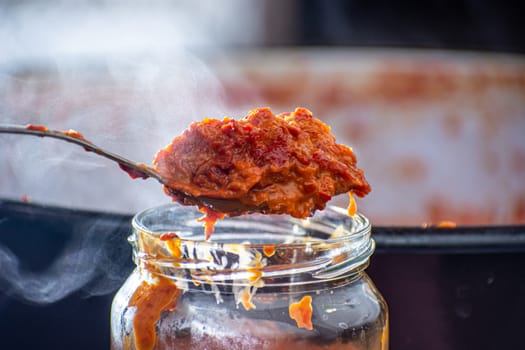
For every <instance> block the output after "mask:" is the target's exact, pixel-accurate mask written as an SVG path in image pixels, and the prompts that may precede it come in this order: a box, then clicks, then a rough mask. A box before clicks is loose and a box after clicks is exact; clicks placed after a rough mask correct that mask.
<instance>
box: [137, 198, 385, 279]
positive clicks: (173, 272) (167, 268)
mask: <svg viewBox="0 0 525 350" xmlns="http://www.w3.org/2000/svg"><path fill="white" fill-rule="evenodd" d="M200 216H202V213H200V212H199V211H198V210H197V209H195V208H193V207H187V206H182V205H179V204H174V203H172V204H167V205H162V206H158V207H154V208H150V209H146V210H144V211H142V212H140V213H137V214H136V215H135V216H134V217H133V220H132V227H133V234H132V235H131V236H130V239H129V240H130V243H131V244H132V245H133V247H134V259H135V262H136V263H137V265H138V266H145V267H147V269H148V270H150V271H156V273H158V274H160V275H163V276H165V277H170V278H173V279H174V280H178V281H180V280H184V281H185V282H186V283H187V282H190V281H193V282H194V283H195V282H196V281H197V282H198V283H199V284H202V283H207V282H210V283H219V284H223V285H225V284H228V285H237V286H238V285H245V286H254V285H257V283H259V285H262V284H264V285H268V281H270V283H271V284H272V285H279V286H284V285H286V286H289V285H290V284H291V283H297V284H301V285H304V284H308V283H318V282H319V281H320V280H329V279H336V278H341V276H344V275H345V274H346V275H347V274H348V273H350V272H357V271H360V269H362V268H364V267H363V266H366V265H367V263H368V260H369V257H370V256H371V254H372V253H373V251H374V249H375V243H374V241H373V239H372V238H371V225H370V222H369V220H368V219H367V218H366V217H365V216H364V215H362V214H360V213H357V214H355V215H354V216H349V215H348V214H347V211H346V210H345V209H343V208H339V207H335V206H328V207H327V208H325V209H324V210H322V211H318V212H317V213H316V214H315V215H314V216H312V217H310V218H308V219H296V218H292V217H290V216H285V215H277V216H275V215H262V214H250V215H243V216H238V217H226V218H224V219H222V220H219V221H218V222H217V223H216V226H215V232H214V233H213V234H212V236H211V239H210V240H204V229H203V227H202V226H203V225H202V223H201V222H197V219H198V218H199V217H200ZM166 234H167V235H166ZM268 247H270V248H271V249H270V251H269V252H268V251H267V250H266V249H267V248H268ZM291 275H293V280H294V281H293V282H290V276H291ZM280 281H281V282H280ZM261 282H264V283H261Z"/></svg>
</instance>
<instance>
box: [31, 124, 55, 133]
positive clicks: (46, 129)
mask: <svg viewBox="0 0 525 350" xmlns="http://www.w3.org/2000/svg"><path fill="white" fill-rule="evenodd" d="M26 129H27V130H35V131H44V132H46V131H48V130H49V129H48V128H47V127H45V126H43V125H33V124H27V125H26Z"/></svg>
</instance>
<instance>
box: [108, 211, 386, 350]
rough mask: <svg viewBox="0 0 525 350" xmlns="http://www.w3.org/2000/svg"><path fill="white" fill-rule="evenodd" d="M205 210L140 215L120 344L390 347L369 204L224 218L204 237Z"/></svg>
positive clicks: (118, 314) (116, 334) (119, 308)
mask: <svg viewBox="0 0 525 350" xmlns="http://www.w3.org/2000/svg"><path fill="white" fill-rule="evenodd" d="M200 215H201V214H200V213H199V212H198V211H197V210H195V209H193V208H188V207H181V206H179V205H166V206H162V207H158V208H153V209H149V210H146V211H144V212H142V213H139V214H137V215H136V216H135V218H134V220H133V233H132V235H131V236H130V242H131V244H132V245H133V252H134V261H135V263H136V264H137V268H136V269H135V270H134V271H133V273H132V274H131V276H130V277H129V278H128V279H127V281H126V282H125V284H124V285H123V286H122V288H121V289H120V290H119V291H118V293H117V294H116V296H115V298H114V301H113V306H112V311H111V337H112V340H111V342H112V343H111V347H112V349H114V350H117V349H126V350H127V349H138V350H145V349H287V350H293V349H301V350H309V349H356V350H357V349H359V350H361V349H374V350H375V349H388V311H387V306H386V303H385V301H384V300H383V298H382V297H381V295H380V293H379V292H378V290H377V289H376V287H375V286H374V284H373V283H372V281H371V280H370V278H369V277H368V276H367V274H366V273H365V268H366V267H367V265H368V262H369V258H370V256H371V254H372V253H373V250H374V241H373V240H372V239H371V236H370V224H369V222H368V220H367V219H366V218H365V217H364V216H362V215H360V214H357V215H354V216H353V217H349V216H348V215H347V214H346V213H345V210H342V209H340V208H334V207H329V208H327V209H325V210H323V211H322V212H318V213H317V214H316V215H315V216H314V217H313V218H310V219H308V220H297V219H293V218H290V217H286V216H267V215H248V216H241V217H236V218H226V219H224V220H221V221H219V222H218V223H217V224H216V228H215V232H214V234H213V235H212V237H211V240H209V241H204V240H203V238H204V232H203V228H202V224H201V223H200V222H197V218H199V216H200Z"/></svg>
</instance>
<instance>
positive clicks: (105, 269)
mask: <svg viewBox="0 0 525 350" xmlns="http://www.w3.org/2000/svg"><path fill="white" fill-rule="evenodd" d="M83 226H86V225H85V224H84V225H83ZM116 229H117V228H116V227H115V224H114V223H109V222H104V221H99V222H95V223H93V224H91V225H90V226H89V227H82V225H81V226H80V227H77V228H76V231H77V232H75V233H74V234H73V235H72V236H73V238H72V239H71V240H70V241H69V242H68V243H67V245H66V247H65V248H64V249H63V251H62V252H61V253H60V255H59V256H58V257H57V258H56V259H55V260H54V261H53V262H52V263H51V264H50V266H48V267H46V268H45V269H44V271H39V272H34V271H31V270H30V269H28V268H27V267H25V266H22V265H23V264H21V263H20V261H19V259H18V258H17V257H16V256H15V254H13V252H12V251H10V250H9V249H8V248H7V247H3V246H0V266H1V269H0V291H2V292H4V293H6V294H9V295H14V296H16V297H18V298H22V299H23V300H26V301H29V302H33V303H42V304H47V303H52V302H55V301H58V300H60V299H62V298H64V297H67V296H68V295H70V294H72V293H74V292H77V291H78V290H80V289H83V291H84V293H85V294H88V295H102V294H106V293H109V292H111V291H113V290H115V289H116V288H117V287H118V286H119V285H120V284H121V283H122V281H123V278H125V276H126V272H127V271H126V270H127V269H128V264H126V263H127V262H129V255H130V252H129V250H130V249H129V247H128V246H126V245H125V244H123V242H119V240H122V238H123V236H122V235H120V234H118V232H117V231H116ZM28 244H30V241H29V243H28ZM123 248H124V249H125V251H123Z"/></svg>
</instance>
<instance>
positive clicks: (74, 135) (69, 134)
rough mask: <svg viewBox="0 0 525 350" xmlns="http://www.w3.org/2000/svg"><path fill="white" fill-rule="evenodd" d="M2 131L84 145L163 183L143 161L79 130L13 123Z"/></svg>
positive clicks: (136, 174) (126, 168)
mask: <svg viewBox="0 0 525 350" xmlns="http://www.w3.org/2000/svg"><path fill="white" fill-rule="evenodd" d="M0 133H5V134H24V135H33V136H39V137H53V138H56V139H59V140H63V141H67V142H70V143H74V144H76V145H79V146H82V147H84V149H85V150H86V151H90V152H94V153H96V154H98V155H100V156H102V157H106V158H108V159H111V160H112V161H114V162H117V163H118V164H119V165H120V167H121V168H122V169H123V170H124V171H126V172H127V173H128V174H129V175H130V176H131V177H142V178H147V177H152V178H154V179H157V180H158V181H160V182H161V183H162V178H161V176H160V174H159V173H157V171H156V170H155V169H154V168H152V167H150V166H148V165H146V164H143V163H137V162H133V161H131V160H129V159H126V158H124V157H121V156H119V155H117V154H114V153H111V152H108V151H105V150H103V149H102V148H100V147H98V146H97V145H95V144H93V143H92V142H91V141H89V140H87V139H85V138H84V136H82V134H80V133H79V132H77V131H74V130H67V131H63V130H51V129H48V128H46V127H45V126H37V125H31V124H29V125H27V126H23V125H12V124H8V125H6V124H0Z"/></svg>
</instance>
